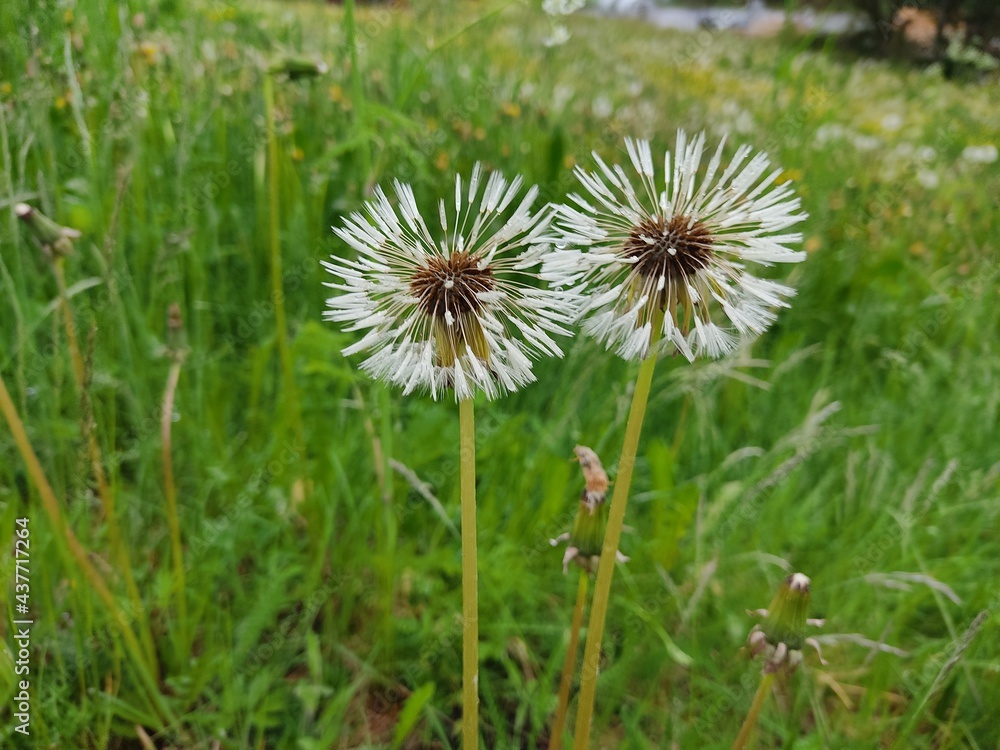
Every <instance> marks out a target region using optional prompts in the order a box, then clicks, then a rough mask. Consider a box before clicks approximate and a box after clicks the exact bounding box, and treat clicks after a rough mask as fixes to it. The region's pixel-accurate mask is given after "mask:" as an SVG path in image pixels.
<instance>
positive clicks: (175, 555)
mask: <svg viewBox="0 0 1000 750" xmlns="http://www.w3.org/2000/svg"><path fill="white" fill-rule="evenodd" d="M183 363H184V357H183V354H180V355H178V356H177V357H176V359H175V360H174V362H173V364H171V366H170V373H169V374H168V375H167V387H166V389H165V390H164V392H163V408H162V410H161V412H160V436H161V438H162V443H163V491H164V494H165V495H166V499H167V521H168V522H169V524H170V547H171V557H172V561H173V565H174V586H175V588H176V590H177V616H178V619H179V620H180V631H181V632H180V638H181V655H182V656H183V657H184V658H185V659H186V658H187V654H188V649H189V643H190V641H189V639H188V618H187V586H186V585H185V582H184V556H183V555H184V551H183V547H182V546H181V524H180V518H179V517H178V515H177V487H176V485H175V484H174V461H173V457H172V454H171V440H170V425H171V422H172V418H173V413H174V394H175V393H176V392H177V382H178V380H180V376H181V365H183Z"/></svg>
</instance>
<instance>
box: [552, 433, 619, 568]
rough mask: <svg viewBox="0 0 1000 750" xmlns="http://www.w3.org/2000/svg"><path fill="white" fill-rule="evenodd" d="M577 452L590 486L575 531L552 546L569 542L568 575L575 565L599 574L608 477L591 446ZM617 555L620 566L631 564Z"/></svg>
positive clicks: (582, 494) (584, 476)
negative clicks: (621, 564)
mask: <svg viewBox="0 0 1000 750" xmlns="http://www.w3.org/2000/svg"><path fill="white" fill-rule="evenodd" d="M573 452H574V453H575V454H576V458H577V460H578V461H579V462H580V468H581V469H583V478H584V480H585V482H586V486H585V487H584V489H583V492H582V493H581V494H580V505H579V507H578V508H577V511H576V518H575V519H573V528H572V530H571V531H570V532H569V533H567V534H563V535H561V536H560V537H558V538H556V539H553V540H551V543H552V544H553V546H554V545H556V544H558V543H559V542H562V541H569V546H568V547H567V548H566V554H565V555H564V556H563V572H564V573H565V572H566V571H567V568H568V566H569V563H570V562H571V561H575V562H576V564H577V565H579V566H580V567H581V568H583V569H584V570H586V571H588V572H590V573H593V572H595V571H596V570H597V563H598V562H599V561H600V559H601V546H602V545H603V543H604V529H605V527H606V526H607V525H608V506H607V503H605V502H604V501H605V499H606V497H607V494H608V484H609V483H608V475H607V473H606V472H605V471H604V467H603V466H602V465H601V459H600V458H598V456H597V453H595V452H594V451H593V450H591V449H590V448H588V447H587V446H585V445H578V446H576V447H575V448H574V449H573ZM617 554H618V560H619V561H620V562H626V561H628V558H627V557H625V556H624V555H622V554H621V553H620V552H619V553H617Z"/></svg>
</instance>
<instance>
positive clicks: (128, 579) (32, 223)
mask: <svg viewBox="0 0 1000 750" xmlns="http://www.w3.org/2000/svg"><path fill="white" fill-rule="evenodd" d="M14 213H15V214H17V217H18V218H19V219H20V220H21V221H22V222H24V224H25V226H27V227H28V231H29V232H30V234H31V237H32V239H33V240H34V241H35V243H36V244H37V245H38V246H39V247H40V248H41V250H42V253H43V254H44V255H45V257H46V258H47V259H48V260H49V262H50V264H51V265H52V273H53V275H54V276H55V279H56V288H57V289H58V291H59V308H60V312H61V313H62V319H63V328H64V330H65V332H66V343H67V346H68V347H69V354H70V361H71V363H72V366H73V382H74V383H75V385H76V389H77V393H78V395H79V397H80V401H81V403H82V404H83V412H84V425H83V428H82V431H83V433H84V439H85V440H86V443H87V457H88V458H89V459H90V466H91V470H92V471H93V473H94V481H95V483H96V485H97V496H98V498H100V501H101V510H102V511H103V514H104V520H105V522H106V523H107V525H108V537H109V539H110V542H111V551H112V553H113V554H114V556H115V558H116V559H117V562H118V566H119V568H120V570H121V572H122V577H123V578H124V579H125V588H126V589H127V590H128V594H129V598H130V599H131V600H132V607H133V609H134V611H135V612H137V613H138V615H137V617H138V620H139V624H140V625H141V626H142V627H141V628H140V630H139V633H140V635H141V637H142V645H143V647H144V648H145V650H146V661H147V663H148V665H149V668H150V670H151V671H152V673H153V676H154V677H155V678H156V679H157V680H159V679H160V668H159V661H158V659H157V656H156V648H155V646H154V645H153V636H152V632H151V631H150V627H149V620H148V618H147V617H146V610H145V607H144V606H143V604H142V598H141V596H140V595H139V587H138V586H137V585H136V583H135V577H134V576H133V575H132V563H131V561H130V560H129V554H128V548H127V547H126V546H125V543H124V542H123V541H122V534H121V529H120V527H119V526H118V516H117V512H116V510H115V496H114V492H113V491H112V489H111V485H110V484H109V482H108V478H107V474H105V472H104V459H103V458H102V456H101V447H100V443H98V441H97V432H96V430H95V429H94V425H93V424H92V420H91V409H90V402H89V394H88V392H87V390H88V389H87V380H88V377H87V372H86V367H85V365H84V360H83V354H82V351H81V349H80V340H79V336H78V334H77V328H76V320H75V319H74V317H73V308H72V306H71V305H70V303H69V292H68V289H67V285H66V274H65V270H64V268H63V266H64V262H65V258H66V256H68V255H70V254H71V253H72V252H73V242H74V240H77V239H79V238H80V236H81V235H80V232H79V231H78V230H76V229H72V228H70V227H64V226H61V225H59V224H57V223H56V222H55V221H53V220H52V219H50V218H49V217H47V216H46V215H45V214H43V213H42V212H41V211H39V210H37V209H36V208H34V207H32V206H29V205H28V204H26V203H18V204H17V205H16V206H15V207H14Z"/></svg>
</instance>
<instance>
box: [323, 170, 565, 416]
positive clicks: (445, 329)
mask: <svg viewBox="0 0 1000 750" xmlns="http://www.w3.org/2000/svg"><path fill="white" fill-rule="evenodd" d="M520 190H521V179H520V178H515V179H514V180H512V181H510V182H508V181H507V180H506V178H504V177H503V175H501V174H499V173H492V174H489V175H488V176H487V175H486V174H485V173H484V171H483V170H482V168H481V167H480V166H479V165H476V168H475V169H474V170H473V173H472V175H471V178H470V179H469V180H468V181H467V182H463V180H462V178H461V177H456V179H455V191H454V196H455V204H454V205H455V212H454V215H453V217H451V220H450V219H449V217H448V216H447V214H448V206H447V205H446V204H445V202H444V201H437V202H436V204H435V208H436V209H437V213H438V214H439V215H438V218H439V219H440V226H441V232H442V235H441V236H434V235H432V234H431V232H430V230H429V229H428V226H427V224H426V223H425V221H424V219H423V217H422V215H421V213H420V210H419V208H418V206H417V201H416V198H415V196H414V193H413V190H412V189H411V188H410V186H409V185H405V184H402V183H398V182H397V183H396V184H395V185H394V196H393V197H394V200H392V199H390V197H389V196H388V195H387V194H386V193H385V192H384V191H383V190H381V189H380V188H379V189H376V191H375V200H374V201H371V202H369V203H368V204H366V206H365V210H364V212H356V213H353V214H351V215H350V216H349V217H347V218H346V219H345V220H344V223H343V225H342V226H340V227H335V228H334V233H335V234H336V235H337V236H338V237H339V238H340V239H341V240H342V241H343V242H344V243H345V244H346V245H347V246H349V247H350V248H351V249H352V250H353V251H354V253H355V254H356V257H355V258H350V257H342V256H339V255H335V256H333V257H332V258H331V259H330V260H329V261H325V262H324V263H323V265H324V267H325V268H326V269H327V270H328V271H329V272H330V273H331V274H332V275H333V276H334V277H336V278H337V280H336V281H332V282H328V284H327V286H329V287H331V288H333V289H334V290H335V291H336V292H337V293H336V294H335V295H334V296H332V297H331V298H330V299H328V300H327V306H328V308H329V309H328V310H327V312H326V318H327V319H328V320H331V321H334V322H339V323H344V324H346V326H345V328H346V330H348V331H364V332H365V333H364V335H363V336H362V337H361V338H360V340H358V341H357V342H355V343H354V344H352V345H350V346H348V347H346V348H345V349H344V354H345V355H353V354H356V353H359V352H366V353H367V354H368V358H367V359H365V360H364V361H363V362H362V363H361V367H362V369H364V370H366V371H367V372H368V373H369V374H371V375H372V376H373V377H375V378H376V379H379V380H383V381H385V382H388V383H390V384H393V385H397V386H400V387H402V388H403V392H404V393H411V392H414V391H416V390H425V391H429V392H430V394H431V395H432V396H433V397H435V398H437V397H438V396H439V395H442V394H444V393H445V392H447V391H449V390H451V391H453V392H454V395H455V398H456V399H458V400H461V399H465V398H469V397H471V396H472V395H474V394H475V393H478V392H482V393H485V394H486V396H487V397H489V398H495V397H497V396H500V395H503V394H505V393H509V392H511V391H515V390H517V389H518V388H520V387H522V386H524V385H526V384H527V383H530V382H532V381H533V380H534V375H533V373H532V363H533V360H535V359H537V358H539V357H542V356H561V354H562V352H561V350H560V349H559V346H558V345H557V344H556V342H555V340H554V339H553V335H568V334H569V330H568V329H567V328H566V325H567V324H568V323H570V322H571V321H572V320H573V318H574V317H575V315H576V308H577V304H578V296H577V295H576V293H575V292H573V291H572V290H562V289H552V290H545V289H540V288H538V286H537V282H538V280H540V279H542V276H541V274H540V272H539V271H540V265H541V263H542V261H543V260H545V259H546V258H547V257H548V255H549V254H551V253H553V252H557V251H555V250H553V243H552V238H551V237H550V236H549V234H548V232H549V227H550V222H551V215H550V213H549V212H547V211H545V212H537V213H532V211H531V204H532V202H533V201H534V199H535V197H536V196H537V190H536V189H534V188H532V189H529V190H528V191H527V192H526V194H525V195H524V197H523V198H522V199H521V201H520V203H517V204H516V207H514V208H513V209H512V210H508V209H509V208H510V207H511V206H515V204H514V199H515V198H516V197H517V196H518V195H519V194H520ZM449 227H451V230H450V231H449Z"/></svg>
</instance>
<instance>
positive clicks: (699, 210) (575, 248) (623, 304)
mask: <svg viewBox="0 0 1000 750" xmlns="http://www.w3.org/2000/svg"><path fill="white" fill-rule="evenodd" d="M724 145H725V141H724V140H723V143H720V144H719V146H718V147H717V148H716V149H715V151H714V152H713V153H712V155H711V157H710V158H709V160H708V164H707V166H706V167H705V169H704V172H702V171H701V167H702V164H703V156H704V152H705V134H704V133H699V134H698V135H696V136H695V137H694V138H688V136H687V134H686V133H685V132H684V131H683V130H682V131H679V132H678V134H677V146H676V149H675V150H674V152H673V153H671V152H670V151H668V152H667V153H666V155H665V157H664V160H663V162H662V169H663V176H662V177H661V178H659V179H658V178H657V174H656V165H654V162H653V154H652V149H651V148H650V145H649V143H648V142H647V141H643V140H632V139H626V141H625V147H626V151H627V152H628V156H629V159H630V161H631V164H632V170H633V172H634V174H635V177H634V178H633V177H632V176H630V175H629V174H628V173H626V171H625V170H624V169H623V168H622V167H620V166H619V165H617V164H616V165H613V166H609V165H607V164H606V163H605V162H604V161H602V160H601V158H600V157H598V156H597V155H596V154H595V155H594V159H595V161H596V162H597V166H598V170H597V171H594V172H588V171H586V170H584V169H581V168H577V170H576V175H577V178H578V179H579V181H580V183H581V185H582V186H583V188H584V191H585V194H584V195H583V196H581V195H572V196H570V203H568V204H565V205H561V206H557V207H556V211H557V216H556V219H555V223H554V227H555V229H556V232H557V235H558V239H557V244H558V245H559V246H560V250H559V252H557V253H553V254H552V255H550V256H549V257H548V258H547V259H546V262H545V265H544V268H543V277H544V278H546V279H547V280H549V281H550V282H551V283H553V284H555V285H557V286H560V287H562V288H570V289H573V290H574V292H575V293H576V294H580V295H582V296H583V301H582V303H581V307H580V317H581V318H582V320H583V323H582V325H583V330H584V331H585V332H586V333H588V334H589V335H591V336H593V337H595V338H596V339H598V340H599V341H601V342H602V343H603V344H604V345H605V346H606V347H607V348H608V349H614V350H615V351H616V352H617V353H618V354H619V355H620V356H622V357H624V358H626V359H641V358H644V357H646V356H647V355H648V354H649V353H650V349H651V347H652V343H653V341H654V340H656V341H657V344H656V352H657V353H666V352H671V351H673V352H678V353H680V354H682V355H684V356H685V357H686V358H687V359H689V360H693V359H694V358H695V357H699V356H704V357H713V358H714V357H722V356H725V355H726V354H729V353H731V352H733V351H735V350H736V349H737V348H738V347H739V345H740V342H741V341H742V340H745V339H750V338H753V337H755V336H758V335H760V334H761V333H763V332H764V331H765V330H767V328H768V327H769V326H770V325H771V323H773V322H774V320H775V317H776V314H775V311H774V309H775V308H778V307H787V306H788V302H787V299H788V298H790V297H791V296H793V295H794V290H792V289H791V288H789V287H787V286H785V285H783V284H779V283H777V282H775V281H769V280H766V279H759V278H756V277H754V276H752V275H750V273H748V272H747V270H746V268H747V264H748V263H757V264H760V265H764V266H768V265H772V264H774V263H796V262H799V261H802V260H804V259H805V253H803V252H796V251H793V250H791V249H790V248H789V247H788V246H789V245H792V244H795V243H798V242H801V240H802V236H801V234H799V233H797V232H791V231H789V228H790V227H792V226H794V225H795V224H797V223H798V222H800V221H802V220H803V219H805V218H806V214H805V213H803V212H802V211H801V204H800V201H799V199H798V198H797V197H796V196H795V193H794V190H793V188H792V185H791V183H790V182H787V181H785V182H780V183H779V177H781V174H782V170H781V169H774V168H771V166H770V163H769V161H768V158H767V157H766V156H765V155H764V154H761V153H757V154H754V153H753V151H752V149H751V148H750V147H749V146H740V147H739V148H738V149H737V150H736V153H735V155H734V156H733V158H732V160H731V161H730V162H729V164H728V165H726V166H723V163H722V152H723V147H724ZM661 180H662V181H661ZM654 324H655V325H658V326H659V330H658V331H657V335H655V336H654V334H653V327H654Z"/></svg>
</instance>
